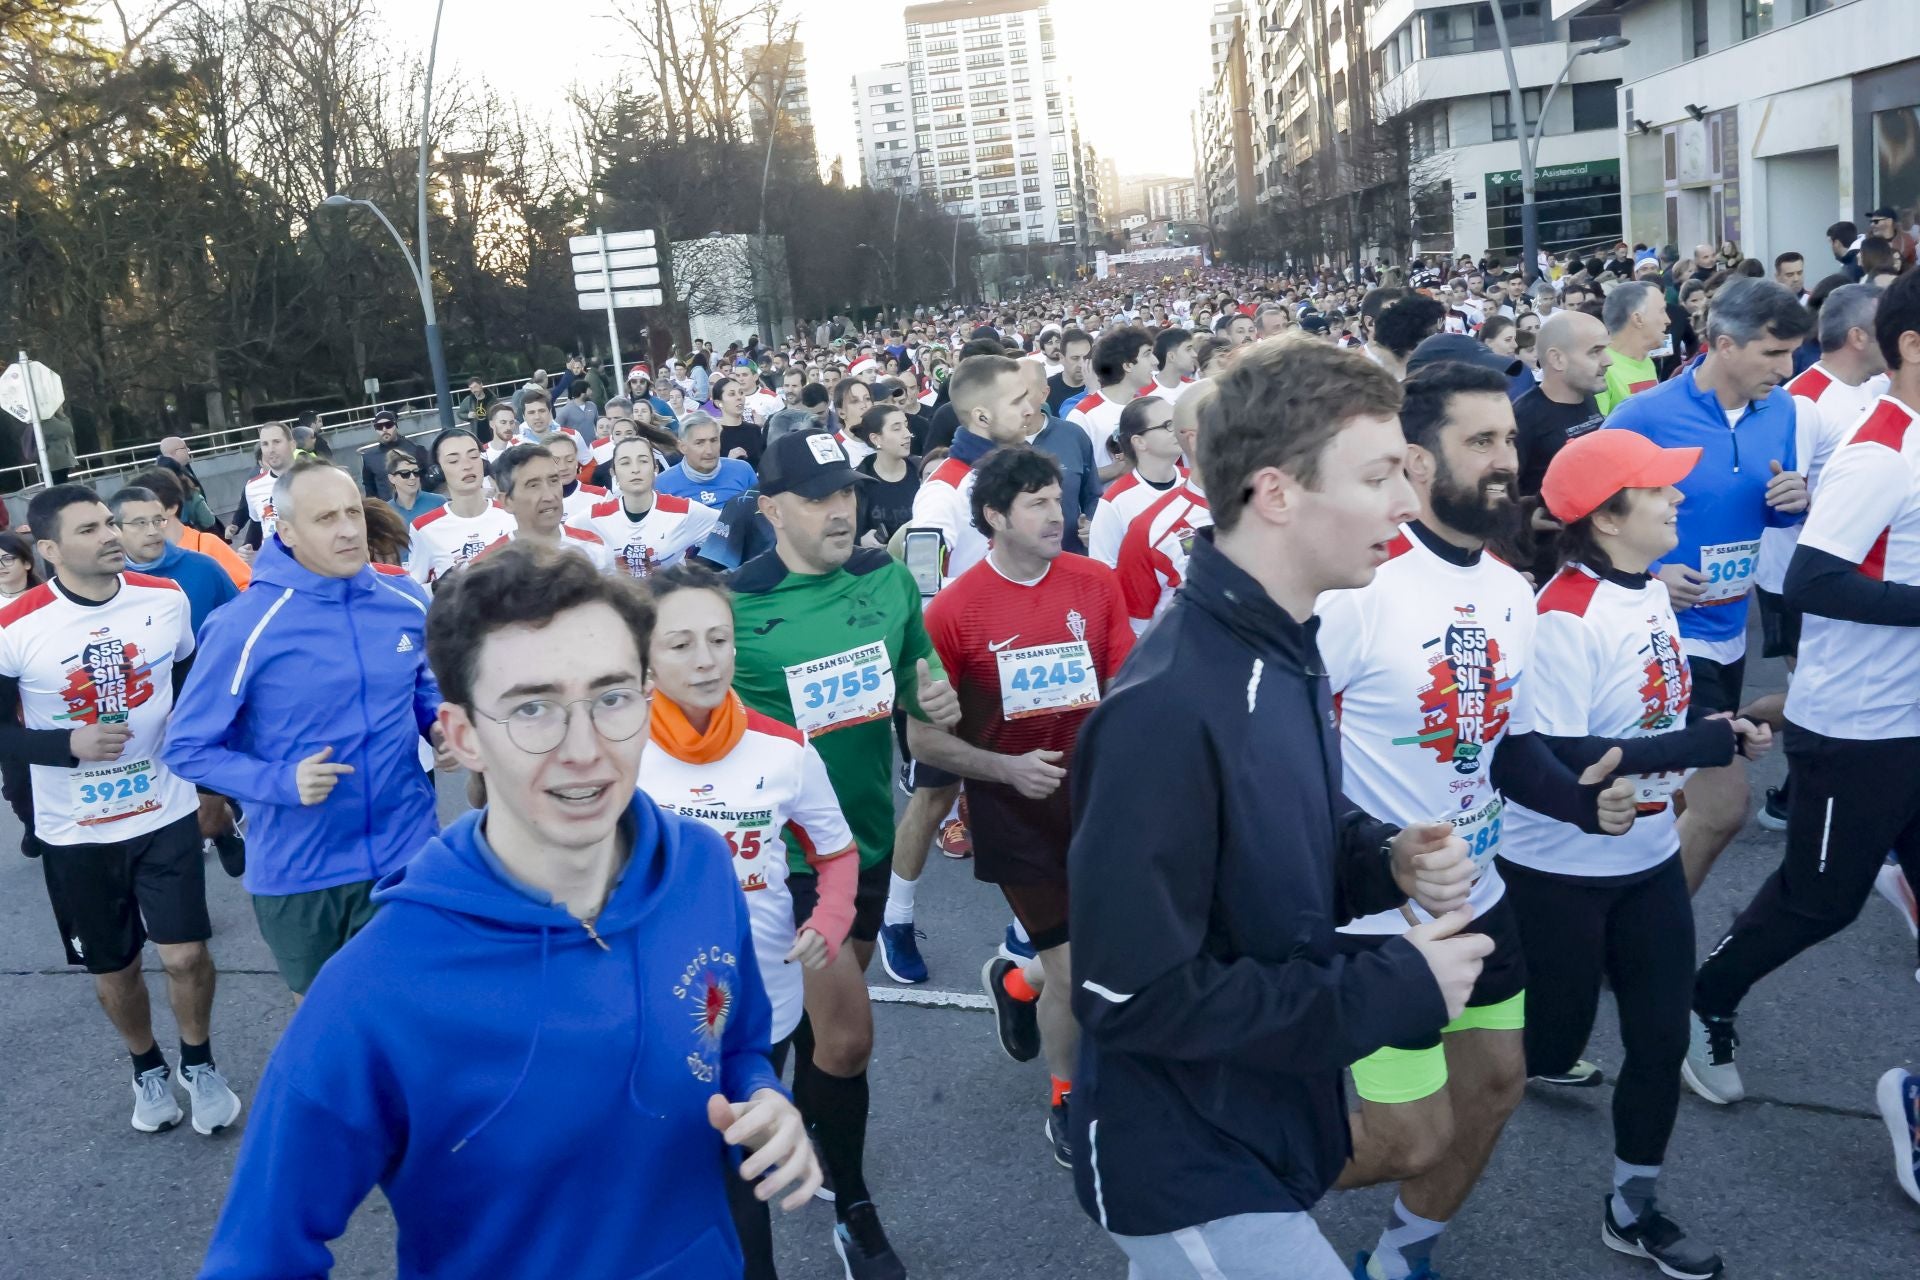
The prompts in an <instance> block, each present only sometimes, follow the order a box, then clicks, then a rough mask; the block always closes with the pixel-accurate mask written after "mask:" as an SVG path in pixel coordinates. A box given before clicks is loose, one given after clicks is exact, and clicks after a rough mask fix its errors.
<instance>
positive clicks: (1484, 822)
mask: <svg viewBox="0 0 1920 1280" xmlns="http://www.w3.org/2000/svg"><path fill="white" fill-rule="evenodd" d="M1506 807H1507V803H1506V801H1504V800H1502V799H1501V798H1500V797H1499V796H1495V797H1494V798H1493V799H1491V800H1489V801H1487V802H1486V803H1485V804H1483V805H1481V806H1480V807H1479V808H1478V809H1475V810H1474V811H1473V812H1472V813H1463V814H1461V815H1460V816H1459V817H1457V818H1455V819H1453V834H1455V835H1457V836H1459V837H1460V838H1461V839H1462V840H1464V841H1466V842H1467V856H1468V857H1469V858H1471V859H1472V860H1473V869H1474V870H1475V871H1476V872H1480V871H1485V870H1486V869H1487V864H1488V863H1489V862H1492V861H1493V855H1494V854H1495V853H1496V852H1498V851H1499V848H1500V817H1501V814H1502V812H1503V811H1504V810H1505V809H1506Z"/></svg>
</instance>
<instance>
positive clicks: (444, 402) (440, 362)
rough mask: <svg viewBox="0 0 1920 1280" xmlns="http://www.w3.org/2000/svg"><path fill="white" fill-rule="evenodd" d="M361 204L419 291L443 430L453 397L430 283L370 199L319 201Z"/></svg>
mask: <svg viewBox="0 0 1920 1280" xmlns="http://www.w3.org/2000/svg"><path fill="white" fill-rule="evenodd" d="M356 204H357V205H364V206H365V207H366V208H369V209H371V210H373V216H374V217H376V218H378V219H380V225H381V226H383V227H385V228H386V229H387V232H388V234H390V235H391V236H392V237H393V242H394V243H395V244H397V245H399V246H400V253H401V256H403V257H404V258H406V260H407V270H408V272H409V273H411V274H412V276H413V287H414V288H415V289H417V290H419V292H420V310H421V312H422V313H423V314H424V315H425V317H426V322H427V324H426V327H427V363H428V364H429V365H431V366H432V368H433V393H434V396H435V398H436V399H437V400H438V401H439V404H440V427H441V430H443V431H444V430H445V429H447V428H448V427H451V426H452V425H453V396H452V392H451V391H450V390H449V388H448V386H447V353H446V351H445V349H444V348H442V347H441V345H440V319H439V317H438V316H437V315H435V314H434V309H433V281H432V280H431V279H429V278H428V277H427V273H426V272H424V271H422V270H421V269H420V264H419V263H418V262H416V261H414V257H413V250H412V249H410V248H408V247H407V242H406V240H405V239H403V238H402V237H401V235H400V231H399V228H397V227H395V226H394V225H393V223H392V221H391V220H390V219H388V217H387V215H386V214H385V213H383V212H382V211H381V209H380V206H379V205H377V204H375V203H374V202H373V201H371V200H361V199H358V198H356V197H354V196H343V195H337V194H336V195H330V196H328V197H327V198H326V199H325V200H322V201H321V202H320V207H321V208H322V209H345V208H347V207H348V206H349V205H356Z"/></svg>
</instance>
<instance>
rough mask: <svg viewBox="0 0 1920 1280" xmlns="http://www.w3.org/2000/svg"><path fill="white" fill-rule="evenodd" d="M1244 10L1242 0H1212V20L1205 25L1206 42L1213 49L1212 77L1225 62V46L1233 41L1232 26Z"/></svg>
mask: <svg viewBox="0 0 1920 1280" xmlns="http://www.w3.org/2000/svg"><path fill="white" fill-rule="evenodd" d="M1243 11H1244V0H1213V21H1212V22H1210V23H1209V24H1208V25H1207V43H1208V44H1209V45H1210V46H1211V48H1212V51H1213V63H1212V66H1213V77H1214V79H1216V80H1217V79H1219V78H1220V68H1221V67H1223V66H1225V65H1226V62H1227V47H1228V46H1229V45H1231V44H1232V43H1233V28H1234V25H1235V23H1237V22H1238V21H1239V19H1240V15H1241V13H1242V12H1243Z"/></svg>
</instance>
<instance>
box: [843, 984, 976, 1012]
mask: <svg viewBox="0 0 1920 1280" xmlns="http://www.w3.org/2000/svg"><path fill="white" fill-rule="evenodd" d="M867 997H868V998H869V999H871V1000H872V1001H873V1002H874V1003H875V1004H916V1005H919V1006H920V1007H921V1008H923V1009H991V1008H993V1004H992V1002H991V1001H989V1000H988V999H987V998H986V997H985V996H983V995H981V994H980V993H979V992H978V991H927V990H924V989H922V988H920V987H868V988H867Z"/></svg>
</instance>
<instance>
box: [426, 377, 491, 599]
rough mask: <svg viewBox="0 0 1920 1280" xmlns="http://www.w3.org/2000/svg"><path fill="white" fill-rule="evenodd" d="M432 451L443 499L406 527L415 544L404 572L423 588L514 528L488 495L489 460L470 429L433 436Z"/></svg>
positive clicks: (460, 429) (442, 577)
mask: <svg viewBox="0 0 1920 1280" xmlns="http://www.w3.org/2000/svg"><path fill="white" fill-rule="evenodd" d="M496 407H497V406H496ZM509 407H511V406H509ZM431 452H432V454H433V465H434V466H436V467H438V468H439V469H440V475H441V477H442V478H443V479H444V480H445V482H446V486H447V502H446V505H445V506H443V507H436V508H435V509H434V510H432V511H429V512H427V513H426V514H425V515H423V516H418V517H416V518H415V519H414V521H413V523H412V525H411V526H409V531H410V532H411V534H412V537H413V549H412V550H411V551H410V552H409V553H408V556H407V572H408V573H409V574H411V575H412V576H413V580H414V581H415V582H417V583H419V584H420V585H421V586H423V587H424V586H433V585H437V584H438V583H440V582H441V581H443V580H445V578H446V576H447V575H448V574H450V573H452V572H453V571H454V570H456V569H459V568H461V567H463V566H464V565H465V564H466V563H467V562H468V561H470V560H472V559H473V558H474V557H475V556H477V555H479V554H480V553H481V552H482V551H485V550H486V549H487V548H488V547H490V546H492V545H493V544H494V543H495V542H497V541H499V540H500V539H501V538H503V537H505V536H506V535H508V534H510V533H512V532H513V523H514V522H513V517H512V516H510V515H508V514H507V512H506V511H505V510H504V509H503V508H501V507H497V506H495V505H494V504H493V503H492V502H491V501H490V500H489V499H488V497H487V487H486V486H487V464H486V462H485V460H484V458H483V457H482V455H481V451H480V441H479V440H478V439H476V438H475V437H474V435H473V433H472V432H470V431H468V430H467V429H466V428H464V427H453V428H450V429H449V430H446V431H442V432H441V433H440V434H439V435H438V436H436V437H434V441H433V449H432V451H431Z"/></svg>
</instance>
